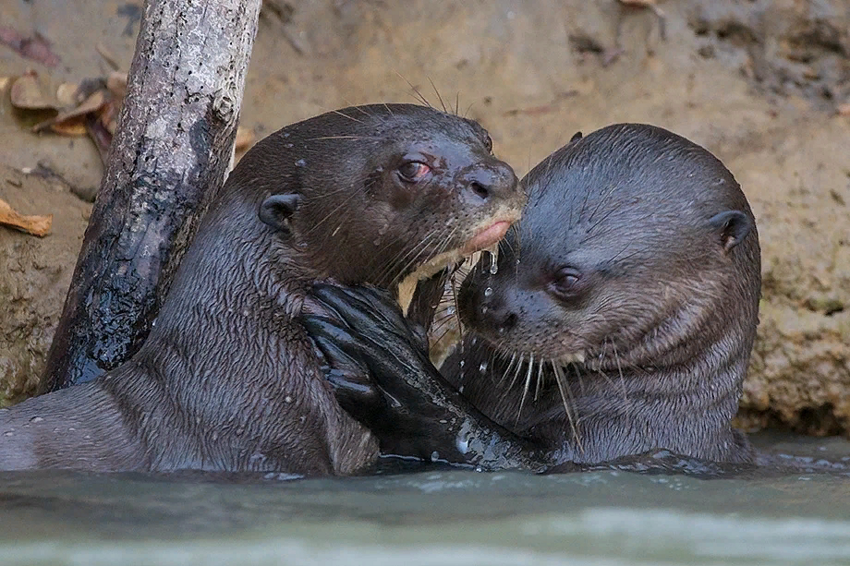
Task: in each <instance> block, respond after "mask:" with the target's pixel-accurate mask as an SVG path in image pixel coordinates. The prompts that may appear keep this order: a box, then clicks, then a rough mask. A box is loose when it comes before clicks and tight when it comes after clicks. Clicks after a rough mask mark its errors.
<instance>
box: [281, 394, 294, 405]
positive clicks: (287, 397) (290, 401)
mask: <svg viewBox="0 0 850 566" xmlns="http://www.w3.org/2000/svg"><path fill="white" fill-rule="evenodd" d="M283 400H284V401H286V402H287V403H292V397H290V396H289V395H287V396H286V397H284V398H283Z"/></svg>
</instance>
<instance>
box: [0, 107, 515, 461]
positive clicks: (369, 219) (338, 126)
mask: <svg viewBox="0 0 850 566" xmlns="http://www.w3.org/2000/svg"><path fill="white" fill-rule="evenodd" d="M410 152H414V153H416V152H418V153H420V154H425V156H426V157H431V158H433V159H434V160H433V162H432V176H431V177H430V179H429V183H428V184H427V185H426V186H425V187H422V188H420V189H419V190H418V192H417V191H412V190H411V191H407V190H403V189H404V187H402V188H401V189H399V187H398V186H396V185H397V183H396V185H394V184H393V179H395V178H391V177H390V175H391V174H394V171H395V170H394V168H395V167H396V166H397V165H398V162H399V160H400V159H401V158H402V157H404V155H405V154H407V153H410ZM472 180H474V181H476V182H478V183H483V184H485V185H487V184H488V183H489V186H490V188H491V189H492V198H491V199H490V200H489V201H488V202H478V201H476V200H475V197H474V195H472V196H470V195H469V194H468V191H467V190H466V189H467V186H468V185H469V183H470V182H471V181H472ZM497 189H498V190H497ZM499 191H501V192H499ZM278 194H286V195H295V197H294V198H295V200H292V201H291V202H290V204H291V203H295V204H296V205H297V206H295V207H293V209H292V210H289V211H286V210H284V211H283V212H281V211H277V212H275V211H276V209H271V211H272V213H275V214H277V213H280V215H279V217H277V220H278V222H277V225H276V226H272V225H269V224H268V223H264V222H262V221H260V220H259V217H258V211H259V210H260V208H261V205H263V203H264V202H265V199H267V198H269V196H270V195H278ZM287 202H289V201H287ZM523 203H524V195H522V192H521V191H520V190H518V189H517V185H516V178H515V176H514V175H513V172H512V171H511V170H510V168H509V167H508V166H507V165H505V164H504V163H502V162H500V161H498V160H496V159H495V158H494V157H492V155H491V154H490V147H489V138H488V137H487V135H486V132H484V130H483V129H482V128H481V127H480V126H478V125H477V124H475V123H474V122H472V121H469V120H464V119H462V118H459V117H457V116H450V115H447V114H444V113H440V112H436V111H434V110H432V109H428V108H423V107H418V106H412V105H375V106H367V107H356V108H349V109H345V110H342V111H340V112H336V113H328V114H324V115H322V116H319V117H316V118H313V119H310V120H306V121H304V122H300V123H298V124H294V125H292V126H289V127H287V128H284V129H283V130H281V131H279V132H277V133H275V134H272V135H271V136H269V137H268V138H266V139H264V140H262V141H261V142H259V143H258V144H257V146H255V147H254V148H253V149H252V150H251V151H249V152H248V153H247V154H246V155H245V156H244V158H243V159H242V161H241V162H240V163H239V165H238V166H237V167H236V169H235V170H234V171H233V172H232V173H231V175H230V177H229V178H228V180H227V183H226V184H225V186H224V187H223V189H222V192H221V194H219V195H217V197H216V198H215V201H214V203H213V204H212V205H211V207H210V209H209V210H208V212H207V214H206V215H205V217H204V219H203V221H202V223H201V226H200V228H199V231H198V233H197V236H196V237H195V239H194V241H193V243H192V245H191V247H190V248H189V250H188V251H187V253H186V255H185V257H184V259H183V261H182V264H181V266H180V268H179V270H178V272H177V274H176V276H175V279H174V282H173V285H172V288H171V291H170V293H169V295H168V297H167V300H166V301H165V303H164V304H163V307H162V309H161V311H160V313H159V316H158V318H157V321H156V323H155V326H154V328H153V329H152V331H151V333H150V336H149V338H148V339H147V341H146V342H145V344H144V345H143V347H142V348H141V350H140V351H139V352H138V353H137V354H136V355H135V356H134V357H133V358H132V359H131V360H129V361H128V362H126V363H125V364H123V365H122V366H120V367H118V368H117V369H115V370H113V371H111V372H109V373H108V374H106V375H105V376H103V377H101V378H100V379H98V380H96V381H95V382H92V383H90V384H86V385H81V386H77V387H72V388H69V389H65V390H62V391H59V392H56V393H52V394H48V395H45V396H42V397H38V398H34V399H30V400H28V401H26V402H24V403H22V404H20V405H18V406H16V407H13V408H11V409H9V410H2V411H0V469H32V468H72V469H79V470H88V471H121V470H148V471H151V470H152V471H168V470H178V469H200V470H224V471H241V470H244V471H286V472H292V473H300V474H308V475H315V474H329V473H337V474H347V473H352V472H355V471H357V470H360V469H362V468H363V467H364V466H367V465H369V464H370V463H371V462H372V461H373V460H374V458H375V457H376V456H377V443H376V441H375V439H374V437H373V436H372V435H371V434H370V432H369V431H368V430H367V429H366V428H364V427H363V426H361V425H360V424H358V423H357V422H356V421H355V420H354V419H352V418H351V417H350V416H349V415H348V414H347V413H345V412H344V411H343V410H342V409H341V408H340V406H339V404H338V403H337V402H336V401H335V399H334V397H333V393H332V391H331V389H330V387H329V385H328V384H327V382H326V380H325V378H324V374H323V373H322V372H321V370H320V367H319V363H318V361H317V359H316V356H315V354H314V350H313V347H312V345H311V343H310V341H309V339H308V337H307V336H306V334H305V331H304V329H303V327H302V326H301V325H300V324H299V323H298V322H297V321H295V320H294V319H295V317H297V316H299V315H300V314H301V313H303V312H308V311H309V310H310V308H311V307H310V300H309V296H308V294H309V290H310V288H311V287H310V286H311V284H312V282H313V281H314V280H320V279H330V280H334V281H338V282H343V283H349V284H353V283H364V282H365V283H372V284H375V285H380V286H385V287H392V286H393V285H395V284H396V283H397V281H398V280H399V279H401V278H402V277H403V276H404V275H406V274H408V273H410V272H412V271H413V270H414V269H415V267H416V266H417V265H420V264H421V263H423V262H425V261H427V260H428V259H430V258H431V257H434V256H435V255H437V254H439V253H441V252H444V251H446V250H449V249H452V248H454V247H458V246H461V245H462V244H463V243H464V242H465V241H467V240H468V239H469V238H470V237H471V235H472V231H474V229H475V228H476V227H478V226H479V225H480V224H481V223H482V222H486V221H487V220H488V219H492V217H493V215H494V214H495V213H496V211H497V209H499V207H504V208H505V209H509V210H511V211H512V212H513V213H514V214H516V213H517V211H518V210H519V209H520V208H521V206H522V204H523Z"/></svg>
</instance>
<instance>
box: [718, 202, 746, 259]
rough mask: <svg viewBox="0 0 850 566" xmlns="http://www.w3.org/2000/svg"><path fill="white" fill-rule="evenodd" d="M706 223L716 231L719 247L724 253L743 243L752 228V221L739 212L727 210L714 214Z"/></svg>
mask: <svg viewBox="0 0 850 566" xmlns="http://www.w3.org/2000/svg"><path fill="white" fill-rule="evenodd" d="M708 223H709V224H711V225H712V226H713V227H714V228H715V229H717V230H718V235H719V236H720V245H722V246H723V251H725V252H726V253H729V251H730V250H731V249H732V248H734V247H735V246H737V245H738V244H740V243H741V242H743V241H744V238H746V237H747V234H749V233H750V230H751V229H752V227H753V221H752V220H750V218H749V217H748V216H747V215H746V214H744V213H743V212H741V211H740V210H727V211H725V212H721V213H720V214H715V215H714V216H712V217H711V219H710V220H709V221H708Z"/></svg>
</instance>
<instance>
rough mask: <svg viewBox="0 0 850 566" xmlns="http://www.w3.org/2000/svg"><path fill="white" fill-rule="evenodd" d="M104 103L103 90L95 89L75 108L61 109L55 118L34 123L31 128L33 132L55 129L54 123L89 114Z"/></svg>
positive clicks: (104, 95)
mask: <svg viewBox="0 0 850 566" xmlns="http://www.w3.org/2000/svg"><path fill="white" fill-rule="evenodd" d="M104 104H106V94H105V91H103V90H98V91H95V92H93V93H92V94H91V96H89V97H88V98H86V99H85V100H84V101H83V103H82V104H80V105H79V106H77V107H76V108H72V109H70V110H63V111H62V112H59V114H57V115H56V117H55V118H51V119H49V120H45V121H44V122H40V123H38V124H36V125H35V126H33V128H32V130H33V131H34V132H40V131H41V130H44V129H45V128H53V129H54V130H55V129H56V128H54V126H55V125H57V124H61V123H62V122H66V121H68V120H73V119H74V118H78V117H81V116H85V115H86V114H91V113H92V112H97V111H98V110H100V108H101V107H102V106H103V105H104ZM84 133H85V132H84Z"/></svg>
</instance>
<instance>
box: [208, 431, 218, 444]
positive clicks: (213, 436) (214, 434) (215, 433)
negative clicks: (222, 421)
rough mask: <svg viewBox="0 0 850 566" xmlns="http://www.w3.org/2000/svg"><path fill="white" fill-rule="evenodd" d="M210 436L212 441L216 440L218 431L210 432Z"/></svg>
mask: <svg viewBox="0 0 850 566" xmlns="http://www.w3.org/2000/svg"><path fill="white" fill-rule="evenodd" d="M210 438H212V441H213V442H215V441H216V440H218V433H217V432H214V433H212V436H211V437H210Z"/></svg>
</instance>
